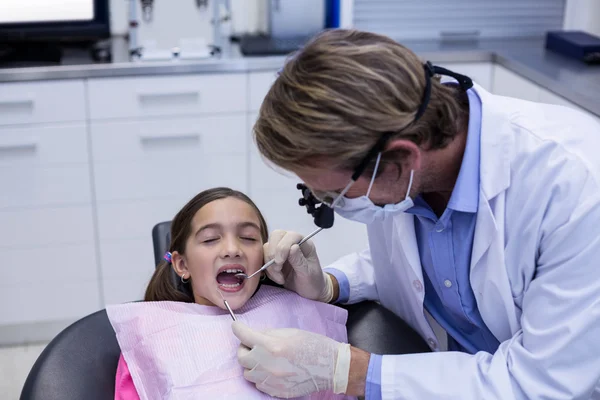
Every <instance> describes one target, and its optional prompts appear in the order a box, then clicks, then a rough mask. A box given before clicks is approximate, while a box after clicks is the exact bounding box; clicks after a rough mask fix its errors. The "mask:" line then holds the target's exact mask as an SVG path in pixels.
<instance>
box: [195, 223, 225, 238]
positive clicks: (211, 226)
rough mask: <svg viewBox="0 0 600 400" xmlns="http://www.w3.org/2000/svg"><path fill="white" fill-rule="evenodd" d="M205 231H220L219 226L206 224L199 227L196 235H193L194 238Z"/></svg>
mask: <svg viewBox="0 0 600 400" xmlns="http://www.w3.org/2000/svg"><path fill="white" fill-rule="evenodd" d="M206 229H221V224H218V223H212V224H206V225H203V226H201V227H200V228H199V229H198V230H197V231H196V233H195V234H194V236H197V235H198V234H199V233H200V232H202V231H204V230H206Z"/></svg>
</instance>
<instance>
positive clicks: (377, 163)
mask: <svg viewBox="0 0 600 400" xmlns="http://www.w3.org/2000/svg"><path fill="white" fill-rule="evenodd" d="M379 161H381V152H379V153H378V154H377V161H375V169H374V170H373V176H371V182H370V183H369V189H367V197H369V194H371V188H372V187H373V182H375V175H377V169H378V168H379ZM411 179H412V175H411Z"/></svg>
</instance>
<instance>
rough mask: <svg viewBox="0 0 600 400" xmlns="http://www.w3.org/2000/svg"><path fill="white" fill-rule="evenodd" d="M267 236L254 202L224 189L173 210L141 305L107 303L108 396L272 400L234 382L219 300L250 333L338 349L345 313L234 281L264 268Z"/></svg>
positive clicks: (227, 319) (256, 283) (120, 399)
mask: <svg viewBox="0 0 600 400" xmlns="http://www.w3.org/2000/svg"><path fill="white" fill-rule="evenodd" d="M267 232H268V231H267V226H266V223H265V220H264V218H263V216H262V214H261V213H260V211H259V210H258V208H257V207H256V205H255V204H254V203H253V202H252V201H251V200H250V199H249V198H248V197H247V196H246V195H244V194H243V193H241V192H238V191H235V190H231V189H228V188H215V189H210V190H206V191H204V192H202V193H200V194H198V195H197V196H196V197H194V198H193V199H192V200H190V201H189V202H188V203H187V204H186V205H185V206H184V207H183V208H182V209H181V210H180V211H179V212H178V213H177V215H176V216H175V218H174V219H173V221H172V224H171V243H170V246H169V251H168V252H167V254H166V255H165V261H164V262H162V263H161V264H160V265H159V266H158V267H157V269H156V271H155V273H154V275H153V276H152V278H151V280H150V283H149V285H148V287H147V289H146V294H145V297H144V302H134V303H128V304H120V305H113V306H109V307H107V313H108V316H109V319H110V321H111V324H112V326H113V328H114V329H115V332H116V335H117V340H118V342H119V346H120V347H121V351H122V355H121V357H120V359H119V363H118V367H117V375H116V386H115V399H117V400H132V399H152V400H154V399H157V400H158V399H161V400H162V399H268V398H271V397H269V396H268V395H266V394H264V393H263V392H261V391H259V390H258V389H256V387H255V386H254V384H252V383H250V382H248V381H247V380H246V379H244V377H243V367H242V366H240V365H239V363H238V361H237V357H236V354H237V349H238V346H239V340H238V339H237V338H236V337H235V336H234V335H233V333H232V331H231V322H232V317H231V315H230V314H229V312H228V311H227V310H226V307H225V305H224V302H223V297H224V298H225V299H227V302H228V304H229V306H230V307H231V309H232V310H233V311H234V312H235V315H236V318H237V319H238V320H240V321H243V322H244V323H245V324H247V325H249V326H252V327H254V328H259V329H269V328H300V329H305V330H308V331H312V332H315V333H320V334H323V335H326V336H329V337H331V338H332V339H335V340H337V341H339V342H343V343H347V333H346V327H345V324H346V318H347V312H346V311H345V310H344V309H342V308H339V307H336V306H333V305H330V304H324V303H320V302H314V301H311V300H306V299H304V298H302V297H300V296H298V295H297V294H295V293H293V292H290V291H287V290H285V289H282V288H280V287H276V286H274V285H261V281H263V280H264V279H265V276H264V275H262V276H259V274H257V275H256V276H254V277H252V278H250V279H241V278H239V277H237V276H236V274H237V273H240V272H241V273H245V274H247V275H250V274H252V273H253V272H255V271H257V270H258V269H259V268H260V267H261V266H262V265H263V262H264V260H263V244H264V243H266V241H267V238H268V233H267ZM173 272H174V273H173ZM175 274H176V276H175ZM265 283H267V282H265ZM219 292H220V293H219ZM221 295H222V296H223V297H221ZM304 398H305V399H344V398H347V397H344V396H342V395H335V394H333V392H331V391H322V392H319V393H315V394H313V395H311V396H307V397H304Z"/></svg>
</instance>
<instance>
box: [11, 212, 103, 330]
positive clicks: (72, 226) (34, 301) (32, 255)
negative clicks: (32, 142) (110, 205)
mask: <svg viewBox="0 0 600 400" xmlns="http://www.w3.org/2000/svg"><path fill="white" fill-rule="evenodd" d="M93 232H94V227H93V217H92V209H91V206H90V205H87V206H77V207H76V206H71V207H57V208H33V209H28V208H24V209H20V210H12V209H11V210H2V211H0V258H1V259H2V260H3V266H2V268H0V325H3V324H20V323H29V322H36V321H50V320H64V319H68V320H71V319H76V318H80V317H83V316H85V315H86V314H88V313H90V312H93V311H95V310H97V309H98V307H99V305H100V299H99V292H98V280H97V274H98V269H97V264H96V251H95V241H94V236H93ZM15 304H18V306H17V307H15V306H14V305H15Z"/></svg>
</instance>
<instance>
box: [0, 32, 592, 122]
mask: <svg viewBox="0 0 600 400" xmlns="http://www.w3.org/2000/svg"><path fill="white" fill-rule="evenodd" d="M402 44H403V45H405V46H406V47H408V48H410V49H411V50H413V51H414V52H415V53H416V54H417V55H418V56H419V57H420V58H422V59H423V60H429V61H431V62H433V63H450V62H464V63H466V62H495V63H497V64H499V65H502V66H503V67H505V68H507V69H508V70H511V71H513V72H514V73H516V74H518V75H521V76H523V77H524V78H526V79H529V80H530V81H532V82H534V83H536V84H538V85H539V86H541V87H543V88H545V89H547V90H549V91H551V92H554V93H555V94H557V95H559V96H562V97H564V98H565V99H567V100H569V101H571V102H572V103H574V104H576V105H578V106H580V107H581V108H583V109H585V110H588V111H589V112H591V113H593V114H595V115H597V116H600V65H595V66H590V65H586V64H584V63H583V62H579V61H577V60H573V59H570V58H566V57H564V56H561V55H559V54H556V53H553V52H550V51H547V50H546V49H545V48H544V38H531V39H512V40H510V39H503V40H483V41H477V42H475V41H474V42H463V43H458V42H454V43H448V42H442V41H425V42H402ZM110 46H111V49H112V61H111V62H107V63H98V62H94V61H93V60H91V58H90V56H89V53H87V52H82V51H76V50H68V51H66V52H65V56H64V58H63V61H62V63H61V64H60V65H46V66H27V67H25V66H18V67H10V68H0V82H17V81H34V80H49V79H75V78H99V77H117V76H142V75H171V74H198V73H211V72H213V73H214V72H221V73H227V72H246V71H261V70H273V69H276V68H279V67H280V66H281V65H282V64H283V63H284V62H285V57H284V56H267V57H245V56H243V55H242V54H241V53H240V51H239V48H238V47H237V46H236V45H235V44H231V45H228V46H227V47H226V48H225V49H223V52H222V53H221V55H220V56H219V57H216V58H211V59H206V60H196V61H183V60H175V61H160V62H158V61H144V62H140V61H137V62H131V61H129V57H128V52H127V43H126V41H125V39H123V38H114V39H112V40H111V41H110Z"/></svg>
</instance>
